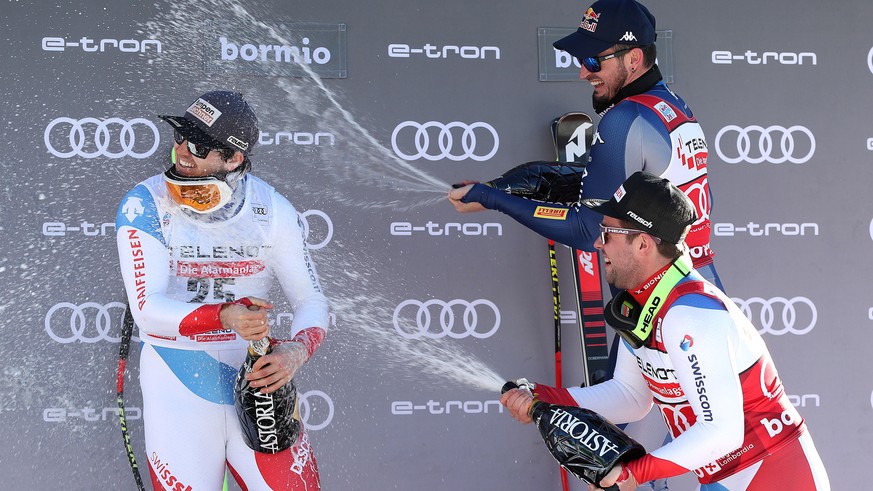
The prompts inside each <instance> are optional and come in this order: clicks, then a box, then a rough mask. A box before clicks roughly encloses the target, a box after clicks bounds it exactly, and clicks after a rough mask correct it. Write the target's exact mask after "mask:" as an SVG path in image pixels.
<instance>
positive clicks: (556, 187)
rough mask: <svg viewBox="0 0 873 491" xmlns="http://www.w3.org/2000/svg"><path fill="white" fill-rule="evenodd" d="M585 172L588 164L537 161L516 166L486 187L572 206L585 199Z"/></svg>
mask: <svg viewBox="0 0 873 491" xmlns="http://www.w3.org/2000/svg"><path fill="white" fill-rule="evenodd" d="M586 173H587V171H586V170H585V164H581V163H575V162H571V163H567V162H553V161H552V162H550V161H545V160H537V161H533V162H527V163H524V164H521V165H519V166H516V167H513V168H512V169H510V170H508V171H506V172H504V173H503V174H502V175H501V176H499V177H497V178H496V179H493V180H491V181H488V182H486V183H485V184H487V185H489V186H491V187H494V188H496V189H499V190H501V191H504V192H506V193H509V194H512V195H515V196H521V197H523V198H529V199H535V200H539V201H546V202H549V203H560V204H567V205H570V204H574V203H577V202H578V201H579V200H580V199H581V198H582V178H583V177H585V175H586Z"/></svg>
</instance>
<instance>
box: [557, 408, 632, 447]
mask: <svg viewBox="0 0 873 491" xmlns="http://www.w3.org/2000/svg"><path fill="white" fill-rule="evenodd" d="M549 424H550V425H552V426H554V427H555V428H558V429H560V430H561V431H563V432H565V433H567V434H568V435H570V436H571V437H572V438H574V439H575V440H576V441H578V442H579V443H581V444H582V445H585V446H586V447H588V448H589V449H591V451H592V452H597V453H599V454H600V456H601V457H603V458H604V459H607V457H606V455H607V454H609V452H615V453H618V445H616V444H615V443H613V442H612V441H610V440H609V438H607V437H605V436H603V435H601V434H600V433H598V432H597V431H596V430H594V429H593V428H590V427H589V426H588V425H587V424H585V423H584V422H582V421H579V419H577V418H576V417H575V416H573V415H572V414H570V413H568V412H567V411H564V410H563V409H559V408H558V409H555V410H554V411H553V412H552V417H551V419H550V420H549Z"/></svg>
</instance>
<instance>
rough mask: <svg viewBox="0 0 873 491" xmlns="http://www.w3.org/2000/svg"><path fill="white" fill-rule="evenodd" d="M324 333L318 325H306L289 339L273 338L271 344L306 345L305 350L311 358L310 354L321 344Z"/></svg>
mask: <svg viewBox="0 0 873 491" xmlns="http://www.w3.org/2000/svg"><path fill="white" fill-rule="evenodd" d="M325 334H326V332H325V330H324V329H322V328H320V327H315V326H313V327H307V328H306V329H304V330H302V331H300V332H298V333H297V334H295V335H294V337H293V338H291V339H273V344H274V345H276V344H282V343H300V344H302V345H303V346H305V347H306V352H307V353H308V356H309V357H310V358H311V357H312V354H313V353H315V350H317V349H318V347H319V345H321V342H322V341H323V340H324V335H325Z"/></svg>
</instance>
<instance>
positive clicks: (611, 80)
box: [579, 46, 643, 112]
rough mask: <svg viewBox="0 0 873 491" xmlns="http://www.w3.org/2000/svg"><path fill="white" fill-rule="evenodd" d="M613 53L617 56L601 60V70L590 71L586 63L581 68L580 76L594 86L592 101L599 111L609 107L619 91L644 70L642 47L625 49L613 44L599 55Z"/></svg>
mask: <svg viewBox="0 0 873 491" xmlns="http://www.w3.org/2000/svg"><path fill="white" fill-rule="evenodd" d="M612 53H616V56H615V57H612V58H609V59H606V60H603V61H601V62H600V71H597V72H590V71H588V69H586V68H585V66H584V65H583V66H582V68H580V69H579V78H581V79H582V80H586V81H587V82H588V83H590V84H591V86H592V87H593V88H594V93H593V94H591V101H592V103H593V105H594V109H595V111H597V112H601V111H603V110H604V109H606V108H607V107H609V104H610V103H611V102H612V100H613V99H615V97H616V95H617V94H618V91H620V90H621V89H622V88H623V87H624V86H626V85H628V84H629V83H631V82H633V81H634V80H636V79H637V78H639V76H640V75H641V74H642V73H643V70H640V68H641V67H640V64H641V62H642V51H641V50H640V49H628V50H625V49H622V48H621V47H620V46H613V47H611V48H609V49H607V50H605V51H603V52H602V53H600V54H598V57H603V56H606V55H610V54H612Z"/></svg>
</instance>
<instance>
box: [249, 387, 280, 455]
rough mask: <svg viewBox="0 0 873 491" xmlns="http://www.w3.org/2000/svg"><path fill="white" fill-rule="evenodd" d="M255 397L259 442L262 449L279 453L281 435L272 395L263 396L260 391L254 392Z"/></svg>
mask: <svg viewBox="0 0 873 491" xmlns="http://www.w3.org/2000/svg"><path fill="white" fill-rule="evenodd" d="M252 395H253V396H254V397H255V416H256V420H255V424H257V425H258V442H259V443H260V444H261V447H262V448H264V449H266V450H268V451H270V452H272V453H277V452H279V434H278V428H277V425H276V403H275V401H274V400H273V395H272V394H263V393H261V391H259V390H255V391H252Z"/></svg>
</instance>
